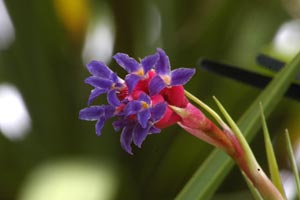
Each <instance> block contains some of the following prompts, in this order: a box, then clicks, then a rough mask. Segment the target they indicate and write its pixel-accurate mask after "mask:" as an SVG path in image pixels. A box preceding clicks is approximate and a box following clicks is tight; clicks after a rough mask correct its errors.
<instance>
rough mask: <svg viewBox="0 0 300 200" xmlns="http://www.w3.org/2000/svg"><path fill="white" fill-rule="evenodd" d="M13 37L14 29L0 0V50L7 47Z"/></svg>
mask: <svg viewBox="0 0 300 200" xmlns="http://www.w3.org/2000/svg"><path fill="white" fill-rule="evenodd" d="M14 39H15V29H14V26H13V24H12V22H11V19H10V17H9V15H8V12H7V9H6V6H5V4H4V1H3V0H0V50H4V49H7V48H8V47H9V46H10V44H11V43H12V42H13V41H14Z"/></svg>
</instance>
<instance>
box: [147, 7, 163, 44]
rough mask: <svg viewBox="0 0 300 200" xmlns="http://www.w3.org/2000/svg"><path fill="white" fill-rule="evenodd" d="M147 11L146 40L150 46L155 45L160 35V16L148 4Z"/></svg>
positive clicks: (155, 9) (154, 8)
mask: <svg viewBox="0 0 300 200" xmlns="http://www.w3.org/2000/svg"><path fill="white" fill-rule="evenodd" d="M148 8H149V9H148V10H147V25H148V31H147V32H146V33H147V38H148V41H149V44H150V45H153V44H155V42H157V41H158V40H159V38H160V35H161V15H160V12H159V10H158V8H157V6H155V5H154V4H150V5H149V7H148Z"/></svg>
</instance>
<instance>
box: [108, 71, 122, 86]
mask: <svg viewBox="0 0 300 200" xmlns="http://www.w3.org/2000/svg"><path fill="white" fill-rule="evenodd" d="M109 79H110V80H112V82H114V83H116V84H121V78H120V77H118V75H117V74H116V73H112V74H111V76H110V78H109ZM118 86H121V85H118Z"/></svg>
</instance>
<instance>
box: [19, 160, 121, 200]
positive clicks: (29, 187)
mask: <svg viewBox="0 0 300 200" xmlns="http://www.w3.org/2000/svg"><path fill="white" fill-rule="evenodd" d="M115 173H116V172H115V170H114V167H110V166H108V165H107V164H101V163H97V162H94V161H88V160H85V159H82V160H80V159H76V160H75V159H72V160H70V159H64V160H62V161H55V162H53V161H51V162H48V163H44V164H42V165H40V166H38V167H37V168H36V169H35V170H33V171H32V173H30V174H29V176H28V177H27V178H26V180H25V182H24V184H23V187H22V189H21V191H20V194H19V198H18V200H41V199H42V200H69V199H70V200H111V199H113V197H114V195H115V193H116V191H117V185H118V177H117V175H116V174H115Z"/></svg>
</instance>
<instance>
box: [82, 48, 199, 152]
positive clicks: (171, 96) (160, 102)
mask: <svg viewBox="0 0 300 200" xmlns="http://www.w3.org/2000/svg"><path fill="white" fill-rule="evenodd" d="M113 58H114V59H115V61H116V62H117V63H118V64H119V65H120V66H121V67H122V68H123V69H125V70H126V71H127V72H128V74H127V75H126V76H125V80H123V79H121V78H120V77H118V76H117V74H116V73H114V72H113V71H112V70H111V69H109V67H108V66H106V65H105V64H104V63H103V62H101V61H92V62H90V63H89V64H87V69H88V71H89V72H90V73H91V75H92V76H90V77H88V78H87V79H86V80H85V83H87V84H89V85H91V86H93V87H94V89H93V90H92V91H91V94H90V97H89V100H88V106H89V107H87V108H84V109H82V110H81V111H80V113H79V118H80V119H82V120H89V121H97V122H96V134H97V135H101V130H102V128H103V126H104V123H105V122H106V120H108V119H110V118H115V119H116V120H115V121H114V122H113V123H112V124H113V127H114V129H115V130H116V131H119V130H122V133H121V137H120V142H121V146H122V148H123V149H124V150H125V151H127V152H128V153H129V154H132V148H131V144H132V142H133V143H134V144H135V145H136V146H138V147H141V145H142V143H143V141H144V140H145V139H146V137H147V136H148V135H149V134H156V133H159V132H160V129H161V128H165V127H168V126H170V125H172V124H175V123H177V122H179V121H180V120H181V117H180V116H179V115H178V114H176V113H175V112H174V111H173V109H171V107H170V106H175V107H178V108H185V107H186V106H187V105H188V100H187V98H186V97H185V95H184V89H183V85H184V84H185V83H187V82H188V81H189V80H190V79H191V77H192V76H193V75H194V73H195V69H189V68H179V69H175V70H173V71H171V70H170V69H171V66H170V62H169V58H168V56H167V55H166V53H165V52H164V51H163V50H162V49H159V48H158V49H157V52H156V53H155V54H153V55H149V56H146V57H145V58H143V59H142V60H141V62H138V61H136V60H135V59H133V58H131V57H129V56H128V55H127V54H124V53H117V54H116V55H115V56H113ZM102 94H106V98H107V102H108V104H107V105H93V106H90V105H91V103H92V102H93V101H94V100H95V99H96V98H97V97H98V96H100V95H102Z"/></svg>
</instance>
